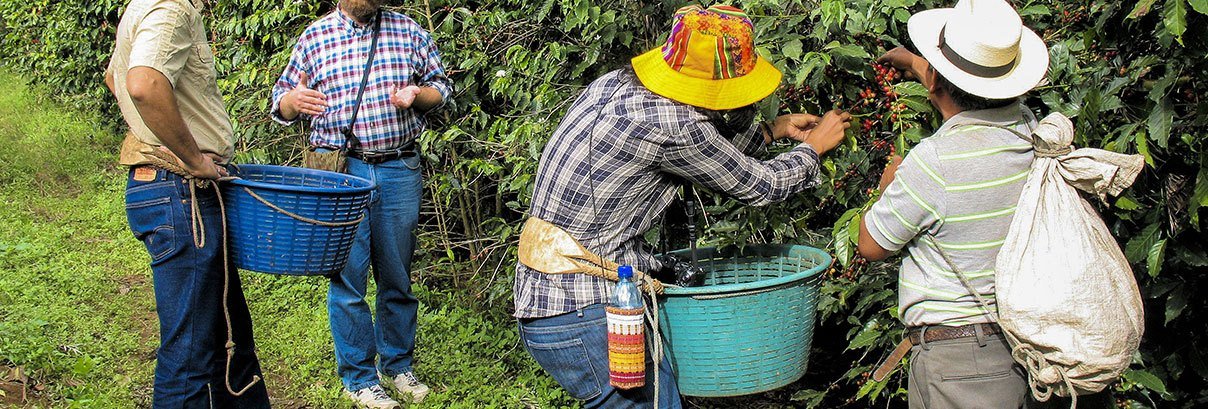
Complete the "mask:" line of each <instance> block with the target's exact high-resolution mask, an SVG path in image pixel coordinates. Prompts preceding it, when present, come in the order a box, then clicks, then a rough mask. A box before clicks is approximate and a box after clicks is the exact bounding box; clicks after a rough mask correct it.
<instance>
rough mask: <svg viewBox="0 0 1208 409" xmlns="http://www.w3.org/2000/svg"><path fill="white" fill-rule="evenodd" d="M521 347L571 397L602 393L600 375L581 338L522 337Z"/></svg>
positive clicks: (589, 397) (587, 396)
mask: <svg viewBox="0 0 1208 409" xmlns="http://www.w3.org/2000/svg"><path fill="white" fill-rule="evenodd" d="M522 331H523V330H522ZM522 333H523V332H522ZM524 346H525V348H527V349H528V350H529V354H530V355H532V356H533V359H535V360H536V361H537V363H538V364H540V365H541V367H542V368H544V369H545V371H546V372H549V374H550V376H551V377H553V378H554V380H555V381H557V382H558V385H562V388H563V389H566V392H567V393H569V394H570V396H571V397H573V398H575V399H579V400H587V399H591V398H594V397H596V396H598V395H600V394H601V393H603V390H602V389H603V386H602V385H601V383H600V377H599V376H598V375H597V374H596V371H595V367H594V365H593V363H592V362H591V357H590V356H589V355H588V353H587V347H586V346H584V345H583V340H581V339H579V338H571V339H568V340H565V341H558V342H552V343H541V342H533V341H530V340H528V339H525V340H524Z"/></svg>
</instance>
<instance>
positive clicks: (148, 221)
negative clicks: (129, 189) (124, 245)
mask: <svg viewBox="0 0 1208 409" xmlns="http://www.w3.org/2000/svg"><path fill="white" fill-rule="evenodd" d="M126 218H127V219H128V220H129V222H130V231H131V232H133V233H134V238H136V239H139V240H140V241H142V242H143V245H145V246H147V253H148V254H150V255H151V264H155V263H156V262H159V261H162V260H164V259H166V258H167V257H168V256H169V255H171V254H172V253H175V252H176V250H177V246H176V228H175V227H174V226H173V224H172V199H171V198H168V197H161V198H157V199H150V200H143V201H138V202H133V203H127V204H126Z"/></svg>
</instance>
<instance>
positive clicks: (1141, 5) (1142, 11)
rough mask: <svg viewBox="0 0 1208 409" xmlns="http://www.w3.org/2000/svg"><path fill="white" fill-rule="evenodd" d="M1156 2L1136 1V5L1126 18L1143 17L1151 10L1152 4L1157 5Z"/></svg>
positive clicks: (1149, 0) (1153, 0) (1148, 0)
mask: <svg viewBox="0 0 1208 409" xmlns="http://www.w3.org/2000/svg"><path fill="white" fill-rule="evenodd" d="M1157 2H1158V0H1141V1H1138V2H1137V5H1136V6H1133V9H1132V11H1130V12H1129V13H1128V18H1130V19H1137V18H1141V17H1144V16H1145V15H1146V14H1149V11H1150V10H1152V9H1153V5H1154V3H1157Z"/></svg>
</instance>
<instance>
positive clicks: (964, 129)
mask: <svg viewBox="0 0 1208 409" xmlns="http://www.w3.org/2000/svg"><path fill="white" fill-rule="evenodd" d="M1035 126H1036V117H1035V116H1034V115H1032V113H1031V112H1030V111H1029V110H1028V109H1027V107H1025V106H1024V105H1023V104H1012V105H1009V106H1007V107H1003V108H995V109H986V110H978V111H965V112H962V113H960V114H957V115H955V116H953V117H952V118H950V119H949V120H948V121H946V122H944V125H943V126H941V127H940V129H938V130H937V131H936V132H935V134H933V135H932V136H931V137H929V138H926V139H924V140H923V141H922V142H920V143H919V144H918V146H916V147H915V148H914V149H913V150H911V151H910V153H909V154H908V155H906V158H905V159H904V160H903V161H902V164H901V166H900V167H899V168H898V171H897V174H896V176H895V179H894V181H893V183H891V184H890V185H889V186H888V187H887V188H886V189H885V192H884V193H883V194H882V196H881V198H880V199H879V200H878V201H877V202H876V203H875V204H873V206H872V209H871V210H869V211H868V213H867V214H866V215H865V218H864V224H865V226H867V228H868V232H869V233H870V234H871V235H872V238H873V239H874V240H876V242H877V244H880V245H881V247H883V248H885V249H888V250H890V251H898V250H901V249H906V250H907V252H908V255H907V256H906V257H905V258H903V260H902V269H901V272H900V273H899V276H898V311H900V312H901V317H902V321H903V322H905V323H906V326H908V327H915V326H920V325H966V324H970V323H979V322H989V321H990V319H989V318H988V317H986V316H985V315H984V314H983V312H982V310H981V308H980V307H979V304H978V302H977V299H976V298H975V297H974V296H973V295H972V294H970V293H969V291H968V290H967V289H966V288H965V286H964V285H962V284H961V282H960V279H958V278H957V276H956V274H954V273H953V272H952V268H950V267H949V266H948V264H947V263H946V262H945V261H944V258H943V257H942V256H941V255H940V253H939V249H942V250H943V251H944V253H946V254H948V256H949V257H950V258H952V260H953V262H954V263H956V265H957V267H958V268H959V269H960V271H962V272H963V273H965V275H966V276H968V277H969V279H970V281H971V284H972V285H973V287H974V288H975V289H977V291H979V292H981V293H982V294H983V295H985V296H986V298H987V299H988V300H989V301H990V302H991V303H993V301H994V259H995V257H997V256H998V251H999V249H1000V248H1001V247H1002V243H1003V241H1004V240H1005V239H1006V237H1007V229H1008V228H1009V227H1010V225H1011V218H1012V217H1013V216H1014V215H1015V205H1016V202H1018V201H1019V195H1020V192H1021V191H1022V190H1023V186H1024V183H1025V182H1027V176H1028V170H1029V168H1030V166H1031V164H1032V146H1031V144H1030V143H1028V142H1027V141H1025V140H1023V139H1021V138H1020V137H1019V136H1018V135H1016V134H1014V133H1012V132H1010V131H1008V130H1006V129H1003V128H1001V127H1008V128H1013V129H1015V130H1016V131H1018V132H1020V133H1023V134H1025V135H1026V134H1028V133H1030V132H1031V130H1032V128H1034V127H1035ZM937 247H938V249H937Z"/></svg>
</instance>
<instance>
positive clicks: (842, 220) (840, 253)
mask: <svg viewBox="0 0 1208 409" xmlns="http://www.w3.org/2000/svg"><path fill="white" fill-rule="evenodd" d="M860 210H861V209H859V208H854V209H848V210H847V211H846V212H844V213H843V216H841V217H839V220H836V221H835V225H834V227H833V228H832V229H831V237H832V238H833V239H834V240H835V258H836V259H838V260H839V264H840V265H842V266H844V267H847V264H848V263H849V262H851V258H852V256H853V255H855V254H854V251H855V248H854V247H853V246H854V245H855V243H854V242H852V241H851V233H850V232H848V226H850V225H851V223H852V220H853V219H858V218H859V214H860Z"/></svg>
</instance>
